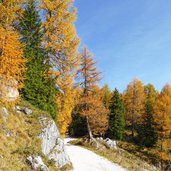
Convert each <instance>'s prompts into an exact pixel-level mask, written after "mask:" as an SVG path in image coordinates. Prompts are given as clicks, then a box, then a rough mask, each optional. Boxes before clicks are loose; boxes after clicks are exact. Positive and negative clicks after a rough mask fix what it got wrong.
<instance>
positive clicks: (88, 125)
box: [86, 116, 94, 140]
mask: <svg viewBox="0 0 171 171" xmlns="http://www.w3.org/2000/svg"><path fill="white" fill-rule="evenodd" d="M86 121H87V129H88V135H89V138H90V139H92V140H93V139H94V137H93V134H92V131H91V128H90V123H89V118H88V116H86Z"/></svg>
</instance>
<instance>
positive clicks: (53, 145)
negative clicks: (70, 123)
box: [39, 117, 70, 168]
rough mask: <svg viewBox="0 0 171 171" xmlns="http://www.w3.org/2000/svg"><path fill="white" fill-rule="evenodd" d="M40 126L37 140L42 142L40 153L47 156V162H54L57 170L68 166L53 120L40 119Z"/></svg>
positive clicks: (64, 150) (63, 147)
mask: <svg viewBox="0 0 171 171" xmlns="http://www.w3.org/2000/svg"><path fill="white" fill-rule="evenodd" d="M40 121H41V124H42V126H43V127H44V128H43V129H42V132H41V134H40V135H39V138H41V140H42V152H43V154H44V155H46V156H48V158H49V160H53V161H55V165H56V167H58V168H61V167H64V166H65V165H67V164H70V159H69V157H68V155H67V153H66V149H65V145H64V141H63V140H62V139H61V138H60V133H59V131H58V129H57V127H56V124H55V122H54V121H53V120H48V118H45V117H44V118H41V119H40Z"/></svg>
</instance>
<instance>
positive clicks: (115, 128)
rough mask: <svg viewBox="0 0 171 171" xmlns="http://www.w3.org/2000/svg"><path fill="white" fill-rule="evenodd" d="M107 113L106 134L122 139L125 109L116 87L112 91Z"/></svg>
mask: <svg viewBox="0 0 171 171" xmlns="http://www.w3.org/2000/svg"><path fill="white" fill-rule="evenodd" d="M109 108H110V114H109V131H108V136H109V137H110V138H114V139H117V140H122V139H123V134H124V128H125V118H124V115H125V109H124V104H123V101H122V99H121V97H120V94H119V92H118V90H117V89H115V91H114V93H113V97H112V99H111V105H110V107H109Z"/></svg>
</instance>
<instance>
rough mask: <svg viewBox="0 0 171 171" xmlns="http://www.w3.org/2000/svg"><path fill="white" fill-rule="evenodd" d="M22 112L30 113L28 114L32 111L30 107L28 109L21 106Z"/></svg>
mask: <svg viewBox="0 0 171 171" xmlns="http://www.w3.org/2000/svg"><path fill="white" fill-rule="evenodd" d="M23 112H24V113H25V114H27V115H30V114H32V113H33V111H32V110H31V109H29V108H23Z"/></svg>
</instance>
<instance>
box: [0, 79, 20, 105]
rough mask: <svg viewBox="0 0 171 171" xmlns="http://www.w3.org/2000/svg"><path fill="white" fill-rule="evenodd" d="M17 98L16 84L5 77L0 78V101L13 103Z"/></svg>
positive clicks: (13, 80)
mask: <svg viewBox="0 0 171 171" xmlns="http://www.w3.org/2000/svg"><path fill="white" fill-rule="evenodd" d="M18 97H19V91H18V82H17V81H16V80H15V79H13V78H11V79H8V80H7V79H6V78H5V76H1V77H0V99H1V100H3V101H8V102H11V101H15V100H16V99H17V98H18Z"/></svg>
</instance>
